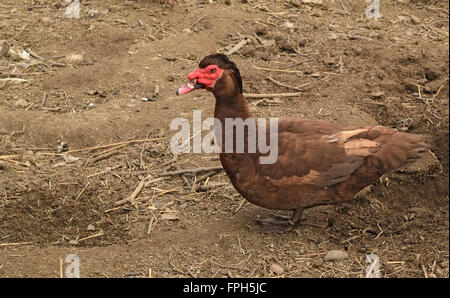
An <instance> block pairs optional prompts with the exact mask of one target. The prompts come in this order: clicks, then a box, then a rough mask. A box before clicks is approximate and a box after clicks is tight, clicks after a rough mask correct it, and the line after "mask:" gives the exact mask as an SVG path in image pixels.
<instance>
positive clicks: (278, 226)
mask: <svg viewBox="0 0 450 298" xmlns="http://www.w3.org/2000/svg"><path fill="white" fill-rule="evenodd" d="M303 210H304V208H297V209H294V210H293V211H294V214H293V215H292V216H291V217H284V216H280V215H275V216H274V218H267V219H257V220H255V221H256V222H257V223H259V224H261V225H262V230H263V232H265V233H274V232H281V231H285V230H287V229H289V228H291V227H293V226H295V225H296V224H297V223H298V222H299V221H301V218H302V214H303Z"/></svg>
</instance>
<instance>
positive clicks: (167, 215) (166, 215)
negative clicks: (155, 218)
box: [161, 213, 180, 220]
mask: <svg viewBox="0 0 450 298" xmlns="http://www.w3.org/2000/svg"><path fill="white" fill-rule="evenodd" d="M161 219H162V220H179V219H180V218H179V217H178V216H177V215H176V214H175V213H163V214H162V215H161Z"/></svg>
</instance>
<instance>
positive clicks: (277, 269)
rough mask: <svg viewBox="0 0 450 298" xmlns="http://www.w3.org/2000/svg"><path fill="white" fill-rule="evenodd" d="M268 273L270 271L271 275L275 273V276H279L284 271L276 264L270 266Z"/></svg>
mask: <svg viewBox="0 0 450 298" xmlns="http://www.w3.org/2000/svg"><path fill="white" fill-rule="evenodd" d="M270 271H272V272H273V273H275V274H277V275H280V274H283V272H284V269H283V267H281V266H280V265H278V264H272V265H270Z"/></svg>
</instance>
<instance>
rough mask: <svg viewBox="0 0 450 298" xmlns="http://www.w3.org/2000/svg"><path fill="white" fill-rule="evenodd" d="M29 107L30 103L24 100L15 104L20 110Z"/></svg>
mask: <svg viewBox="0 0 450 298" xmlns="http://www.w3.org/2000/svg"><path fill="white" fill-rule="evenodd" d="M29 105H30V103H29V102H28V101H26V100H25V99H23V98H21V99H19V100H17V101H16V102H15V103H14V106H15V107H19V108H25V107H28V106H29Z"/></svg>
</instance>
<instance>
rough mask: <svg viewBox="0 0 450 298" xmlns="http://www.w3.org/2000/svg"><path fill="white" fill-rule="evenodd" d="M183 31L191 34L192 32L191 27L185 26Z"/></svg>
mask: <svg viewBox="0 0 450 298" xmlns="http://www.w3.org/2000/svg"><path fill="white" fill-rule="evenodd" d="M183 33H186V34H191V33H192V30H191V29H189V28H184V29H183Z"/></svg>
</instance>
